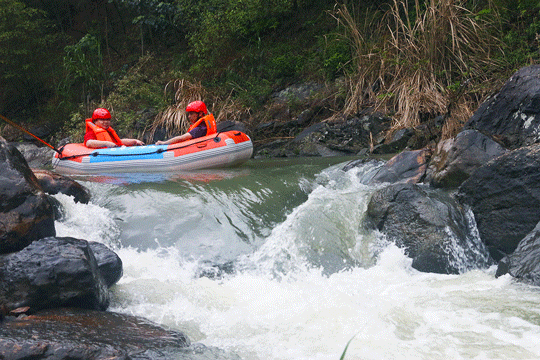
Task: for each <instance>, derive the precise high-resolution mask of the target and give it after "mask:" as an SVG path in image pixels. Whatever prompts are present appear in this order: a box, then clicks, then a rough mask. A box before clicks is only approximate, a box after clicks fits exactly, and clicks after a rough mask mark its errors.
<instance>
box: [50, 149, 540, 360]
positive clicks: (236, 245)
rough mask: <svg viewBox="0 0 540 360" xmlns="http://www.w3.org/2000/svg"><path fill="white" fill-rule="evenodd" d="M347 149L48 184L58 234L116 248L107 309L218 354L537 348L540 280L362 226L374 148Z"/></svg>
mask: <svg viewBox="0 0 540 360" xmlns="http://www.w3.org/2000/svg"><path fill="white" fill-rule="evenodd" d="M348 160H349V159H343V158H341V159H340V158H313V159H295V160H250V161H249V162H248V163H246V164H244V165H242V166H241V167H239V168H235V169H228V170H212V171H210V170H208V171H199V172H192V173H183V174H173V175H164V174H129V175H102V176H92V177H79V178H76V179H77V180H78V181H79V182H81V183H82V184H83V185H84V186H86V187H87V188H88V189H89V190H90V191H91V193H92V196H93V197H92V200H91V202H90V203H89V204H78V203H74V202H73V199H72V198H71V197H68V196H65V195H56V198H57V199H58V200H60V201H61V203H62V204H63V205H64V208H65V216H64V218H63V219H61V220H59V221H57V222H56V229H57V235H58V236H72V237H76V238H81V239H86V240H91V241H98V242H102V243H104V244H106V245H108V246H109V247H110V248H112V249H113V250H115V251H116V252H117V254H118V255H119V256H120V258H121V259H122V261H123V265H124V276H123V277H122V279H121V280H120V281H119V283H118V284H117V285H115V286H114V287H113V288H111V292H112V304H111V307H110V310H112V311H116V312H121V313H127V314H132V315H138V316H142V317H145V318H147V319H150V320H152V321H154V322H157V323H159V324H161V325H163V326H166V327H170V328H173V329H177V330H180V331H182V332H184V333H185V334H187V335H188V336H189V338H190V339H191V340H192V342H196V343H202V344H204V345H206V346H209V347H218V348H220V349H223V350H224V351H225V355H224V357H223V358H224V360H226V359H227V358H231V359H233V358H238V357H239V358H241V359H250V360H269V359H283V360H285V359H291V360H293V359H294V360H301V359H310V360H330V359H336V360H338V359H340V357H341V356H342V354H343V353H344V350H345V348H346V346H347V344H349V346H348V348H347V351H346V357H345V358H346V359H362V360H368V359H374V360H380V359H506V360H507V359H539V358H540V291H539V290H540V289H538V288H536V287H532V286H528V285H524V284H519V283H516V282H514V281H513V280H512V279H511V278H510V277H509V276H508V275H506V276H503V277H500V278H495V276H494V273H495V267H491V268H482V269H475V268H474V266H473V264H468V268H469V269H470V270H469V271H466V272H464V273H462V274H460V275H441V274H431V273H420V272H418V271H416V270H414V269H413V268H412V267H411V259H409V258H408V257H406V256H405V255H404V253H403V251H402V250H401V249H399V248H397V247H396V246H394V245H391V244H388V243H387V242H386V241H385V239H384V236H383V235H382V234H377V233H374V232H371V231H366V230H365V229H364V227H363V226H362V221H363V218H364V214H365V210H366V207H367V203H368V201H369V198H370V195H371V193H372V192H373V191H374V190H375V188H374V187H372V186H371V187H370V186H366V185H364V184H363V183H364V181H362V179H363V178H364V179H365V177H366V176H367V177H368V176H369V174H370V173H371V171H372V170H373V168H376V167H378V166H380V163H375V162H373V163H369V164H367V165H365V166H362V167H359V168H354V169H351V170H349V171H346V172H345V171H343V170H342V168H343V166H344V165H345V164H346V163H347V161H348ZM473 223H474V222H473ZM473 230H474V229H473ZM473 233H474V231H473ZM477 240H478V239H477Z"/></svg>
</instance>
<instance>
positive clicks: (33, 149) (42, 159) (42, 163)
mask: <svg viewBox="0 0 540 360" xmlns="http://www.w3.org/2000/svg"><path fill="white" fill-rule="evenodd" d="M10 145H13V146H15V147H16V148H17V150H19V152H20V153H21V154H22V155H23V156H24V158H25V159H26V162H27V163H28V166H29V167H30V168H31V169H46V168H50V167H51V166H52V165H51V159H52V157H53V155H54V150H53V149H51V148H50V147H47V146H38V145H36V144H33V143H28V142H22V143H16V142H14V143H10Z"/></svg>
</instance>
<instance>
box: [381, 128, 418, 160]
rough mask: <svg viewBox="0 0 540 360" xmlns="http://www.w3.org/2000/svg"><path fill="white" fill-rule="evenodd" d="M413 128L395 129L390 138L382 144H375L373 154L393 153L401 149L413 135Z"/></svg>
mask: <svg viewBox="0 0 540 360" xmlns="http://www.w3.org/2000/svg"><path fill="white" fill-rule="evenodd" d="M413 135H414V130H412V129H400V130H397V131H396V132H395V133H394V134H393V135H392V138H391V139H390V140H389V141H388V142H385V143H383V144H380V145H376V146H375V147H374V148H373V153H374V154H393V153H397V152H399V151H402V150H403V149H405V148H406V147H407V144H408V143H409V140H410V139H411V138H412V137H413Z"/></svg>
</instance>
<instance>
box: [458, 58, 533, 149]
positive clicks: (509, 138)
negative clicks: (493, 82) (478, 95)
mask: <svg viewBox="0 0 540 360" xmlns="http://www.w3.org/2000/svg"><path fill="white" fill-rule="evenodd" d="M464 128H465V129H475V130H478V131H480V132H481V133H483V134H485V135H487V136H489V137H491V138H493V139H496V140H497V141H499V142H500V143H502V144H504V146H505V147H506V148H509V149H516V148H519V147H521V146H527V145H531V144H533V143H535V142H538V141H539V140H540V65H532V66H528V67H524V68H522V69H520V70H518V71H517V72H516V73H515V74H514V75H512V77H511V78H510V79H509V80H508V81H507V82H506V84H504V86H503V87H502V88H501V90H500V91H499V92H498V93H497V94H496V95H494V96H492V97H491V98H489V99H487V100H486V101H485V102H484V103H483V104H482V105H481V106H480V107H479V108H478V110H476V112H475V113H474V114H473V116H472V117H471V118H470V119H469V121H467V123H466V124H465V127H464Z"/></svg>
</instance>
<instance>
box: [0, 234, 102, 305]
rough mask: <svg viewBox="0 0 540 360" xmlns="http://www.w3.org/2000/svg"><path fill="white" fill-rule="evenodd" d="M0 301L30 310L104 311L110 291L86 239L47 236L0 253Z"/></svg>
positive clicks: (0, 302)
mask: <svg viewBox="0 0 540 360" xmlns="http://www.w3.org/2000/svg"><path fill="white" fill-rule="evenodd" d="M0 304H3V305H4V306H6V307H7V308H8V309H10V310H11V309H16V308H19V307H24V306H28V307H30V310H31V311H32V312H33V311H37V310H40V309H46V308H54V307H58V306H75V307H80V308H88V309H99V310H104V309H106V308H107V307H108V305H109V293H108V289H107V285H106V283H105V280H104V279H103V276H102V275H101V273H100V270H99V267H98V264H97V262H96V259H95V257H94V253H93V251H92V249H91V247H90V245H89V244H88V242H87V241H86V240H79V239H75V238H69V237H59V238H56V237H48V238H44V239H40V240H36V241H34V242H33V243H32V244H30V245H28V246H27V247H25V248H24V249H22V250H21V251H18V252H14V253H11V254H5V255H0Z"/></svg>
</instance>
